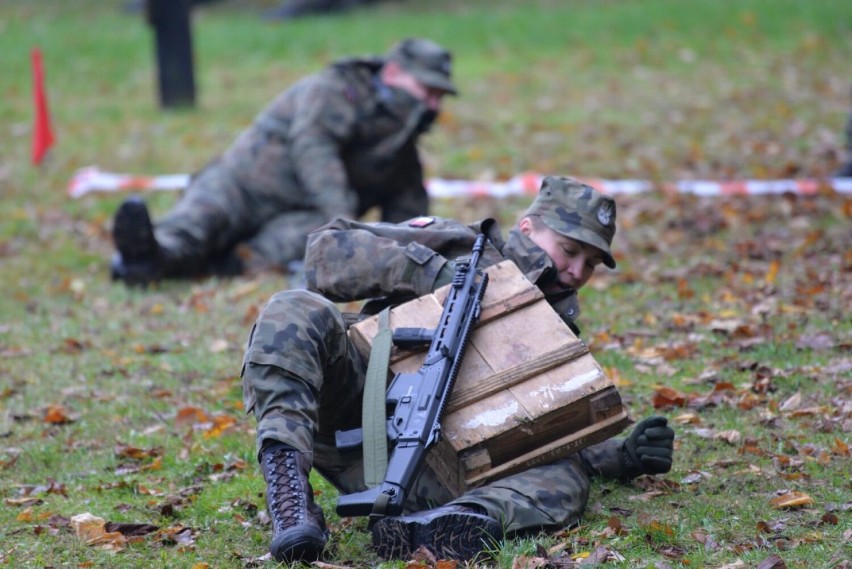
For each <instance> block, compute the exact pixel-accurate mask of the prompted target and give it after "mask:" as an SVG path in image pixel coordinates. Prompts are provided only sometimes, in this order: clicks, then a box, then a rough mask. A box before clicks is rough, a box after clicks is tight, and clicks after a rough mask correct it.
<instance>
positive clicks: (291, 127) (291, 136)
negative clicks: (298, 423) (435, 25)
mask: <svg viewBox="0 0 852 569" xmlns="http://www.w3.org/2000/svg"><path fill="white" fill-rule="evenodd" d="M455 93H456V87H455V85H454V83H453V81H452V79H451V55H450V52H448V51H447V50H446V49H444V48H443V47H441V46H439V45H438V44H436V43H434V42H432V41H430V40H427V39H421V38H414V39H406V40H403V41H401V42H399V43H397V44H396V45H394V46H393V47H392V48H391V49H390V50H389V51H388V52H387V54H385V55H384V56H383V57H368V58H350V59H344V60H340V61H337V62H334V63H332V64H331V65H329V66H328V67H327V68H325V69H323V70H322V71H320V72H318V73H315V74H312V75H309V76H307V77H305V78H303V79H302V80H301V81H299V82H297V83H296V84H295V85H293V86H292V87H290V88H289V89H287V90H285V91H284V92H282V93H281V94H280V95H279V96H278V97H277V98H276V99H275V100H274V101H272V102H271V103H270V104H269V105H268V106H267V107H266V108H265V109H264V110H263V111H262V112H261V113H260V114H259V115H258V116H257V117H256V118H255V120H254V122H253V123H252V125H251V126H249V127H248V128H247V129H246V130H245V131H243V132H242V134H240V136H239V137H238V138H237V140H236V141H235V142H234V143H233V144H232V145H231V146H230V148H228V149H227V150H225V152H223V153H222V154H221V155H219V156H218V157H216V158H215V159H214V160H213V161H211V162H210V163H209V164H208V165H207V166H205V167H204V168H203V169H202V170H201V171H200V172H198V173H196V174H195V175H194V176H193V177H192V179H191V181H190V183H189V187H188V188H187V189H186V191H185V193H184V194H183V196H182V197H181V199H180V201H178V203H177V204H176V205H175V207H174V208H173V209H172V210H171V211H170V212H169V213H168V214H166V215H165V216H164V217H163V218H161V219H159V220H157V221H156V222H155V223H152V221H151V218H150V216H149V213H148V209H147V207H146V205H145V203H144V202H143V201H142V200H141V199H139V198H138V197H133V198H130V199H128V200H126V201H125V202H124V203H123V204H122V205H121V206H120V207H119V209H118V211H117V212H116V214H115V218H114V221H113V240H114V242H115V247H116V249H117V252H116V254H115V256H114V257H113V260H112V266H111V271H112V277H113V279H115V280H121V281H124V282H125V283H126V284H145V283H148V282H150V281H155V280H158V279H162V278H189V277H196V276H203V275H209V274H219V275H234V274H245V273H256V272H259V271H266V270H279V271H287V270H288V265H289V264H290V262H292V261H301V260H302V258H303V256H304V252H305V241H306V239H307V235H308V233H310V232H311V231H312V230H314V229H317V228H318V227H320V226H321V225H323V224H324V223H327V222H329V221H331V220H332V219H334V218H335V217H338V216H341V217H348V218H352V219H356V218H358V217H360V216H362V215H363V214H364V213H366V212H367V211H368V210H370V209H371V208H373V207H377V208H379V209H380V210H381V219H382V220H383V221H390V222H400V221H403V220H406V219H409V218H411V217H414V216H417V215H425V214H426V213H427V212H428V208H429V200H428V195H427V194H426V188H425V185H424V180H423V167H422V164H421V161H420V156H419V153H418V149H417V142H418V140H419V139H420V136H421V135H423V134H424V133H425V132H427V131H428V130H429V128H430V126H431V125H432V124H433V122H434V121H435V119H436V118H437V116H438V113H439V112H440V110H441V104H442V99H443V97H444V96H445V95H447V94H455Z"/></svg>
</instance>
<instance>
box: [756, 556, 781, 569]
mask: <svg viewBox="0 0 852 569" xmlns="http://www.w3.org/2000/svg"><path fill="white" fill-rule="evenodd" d="M755 569H787V564H786V563H784V560H783V559H781V558H780V557H778V556H777V555H770V556H769V557H767V558H766V559H764V560H763V561H761V562H760V563H758V564H757V567H756V568H755Z"/></svg>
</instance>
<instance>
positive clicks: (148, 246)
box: [110, 197, 161, 286]
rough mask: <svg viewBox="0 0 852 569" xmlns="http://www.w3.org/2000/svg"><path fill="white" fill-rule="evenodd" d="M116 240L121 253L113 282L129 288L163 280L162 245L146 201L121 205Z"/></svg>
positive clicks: (114, 265)
mask: <svg viewBox="0 0 852 569" xmlns="http://www.w3.org/2000/svg"><path fill="white" fill-rule="evenodd" d="M112 238H113V242H114V243H115V248H116V249H117V250H118V251H117V252H116V254H115V256H113V259H112V263H111V265H110V272H111V274H112V279H113V280H120V281H124V283H125V284H127V285H129V286H132V285H142V286H144V285H147V284H148V283H149V282H151V281H155V280H159V278H160V277H161V270H160V269H161V267H160V264H161V263H160V246H159V245H158V244H157V240H156V238H155V237H154V226H153V224H152V223H151V216H150V215H149V214H148V208H147V207H146V206H145V202H144V201H142V200H141V199H140V198H138V197H132V198H128V199H126V200H125V201H124V203H122V204H121V206H120V207H119V208H118V211H116V213H115V218H114V219H113V225H112Z"/></svg>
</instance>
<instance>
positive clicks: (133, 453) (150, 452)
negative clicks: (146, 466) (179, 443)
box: [114, 443, 163, 460]
mask: <svg viewBox="0 0 852 569" xmlns="http://www.w3.org/2000/svg"><path fill="white" fill-rule="evenodd" d="M114 451H115V454H116V455H117V456H124V457H127V458H132V459H134V460H144V459H146V458H156V457H158V456H162V455H163V449H162V447H153V448H149V449H142V448H139V447H135V446H131V445H126V444H124V443H117V444H116V445H115V447H114Z"/></svg>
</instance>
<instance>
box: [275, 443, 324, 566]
mask: <svg viewBox="0 0 852 569" xmlns="http://www.w3.org/2000/svg"><path fill="white" fill-rule="evenodd" d="M260 469H261V471H263V478H264V480H266V505H267V507H268V508H269V516H270V517H271V518H272V531H273V535H272V543H271V544H270V546H269V551H270V553H272V556H273V557H274V558H275V560H276V561H278V562H287V563H289V562H292V561H300V560H303V561H315V560H317V559H319V558H320V555H322V551H323V549H324V548H325V543H326V541H327V539H328V530H327V529H326V526H325V517H324V516H323V514H322V508H320V507H319V506H318V505H317V504H315V503H314V491H313V488H311V483H310V481H309V480H308V474H309V473H310V471H311V464H310V462H309V460H308V458H307V457H306V456H305V455H304V453H301V452H299V451H297V450H294V449H293V447H290V446H287V445H284V444H280V443H279V444H276V445H272V446H270V447H269V448H267V449H265V450H264V451H263V454H262V456H261V459H260Z"/></svg>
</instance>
